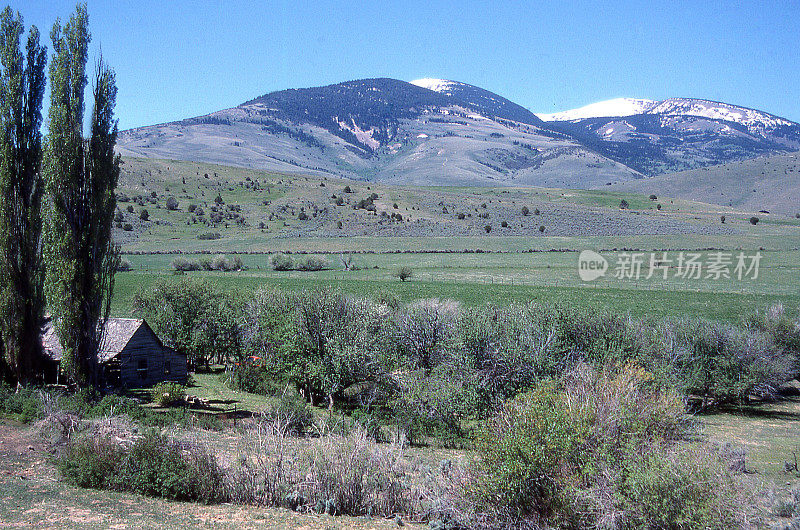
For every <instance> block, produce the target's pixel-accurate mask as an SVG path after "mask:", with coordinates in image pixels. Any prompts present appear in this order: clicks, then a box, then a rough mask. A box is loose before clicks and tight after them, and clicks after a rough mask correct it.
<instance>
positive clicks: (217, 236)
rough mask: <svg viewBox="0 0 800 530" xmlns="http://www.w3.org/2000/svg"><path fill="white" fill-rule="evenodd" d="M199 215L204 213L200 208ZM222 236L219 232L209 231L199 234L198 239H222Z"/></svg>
mask: <svg viewBox="0 0 800 530" xmlns="http://www.w3.org/2000/svg"><path fill="white" fill-rule="evenodd" d="M197 215H198V216H200V215H203V212H202V210H201V209H198V211H197ZM221 238H222V234H220V233H219V232H207V233H204V234H197V239H199V240H201V241H208V240H214V239H221Z"/></svg>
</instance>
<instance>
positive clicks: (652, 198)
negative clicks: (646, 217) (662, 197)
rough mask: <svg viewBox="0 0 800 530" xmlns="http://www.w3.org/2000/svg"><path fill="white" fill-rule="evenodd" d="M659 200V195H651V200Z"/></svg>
mask: <svg viewBox="0 0 800 530" xmlns="http://www.w3.org/2000/svg"><path fill="white" fill-rule="evenodd" d="M657 199H658V195H656V194H655V193H651V194H650V200H651V201H655V200H657Z"/></svg>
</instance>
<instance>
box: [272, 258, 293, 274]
mask: <svg viewBox="0 0 800 530" xmlns="http://www.w3.org/2000/svg"><path fill="white" fill-rule="evenodd" d="M269 263H270V265H272V268H273V269H274V270H276V271H290V270H292V269H294V260H293V259H292V257H291V256H287V255H286V254H273V255H272V256H270V258H269Z"/></svg>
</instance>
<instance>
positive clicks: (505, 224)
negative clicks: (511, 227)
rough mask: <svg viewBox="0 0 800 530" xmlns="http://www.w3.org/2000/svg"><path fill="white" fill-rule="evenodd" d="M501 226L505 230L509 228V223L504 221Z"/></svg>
mask: <svg viewBox="0 0 800 530" xmlns="http://www.w3.org/2000/svg"><path fill="white" fill-rule="evenodd" d="M500 226H502V227H503V228H508V221H503V222H502V223H500Z"/></svg>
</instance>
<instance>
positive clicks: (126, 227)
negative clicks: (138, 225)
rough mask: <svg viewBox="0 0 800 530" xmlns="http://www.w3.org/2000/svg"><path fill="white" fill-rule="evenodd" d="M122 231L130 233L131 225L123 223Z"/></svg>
mask: <svg viewBox="0 0 800 530" xmlns="http://www.w3.org/2000/svg"><path fill="white" fill-rule="evenodd" d="M122 229H123V230H125V231H126V232H132V231H133V225H132V224H130V223H125V224H124V225H122Z"/></svg>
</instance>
